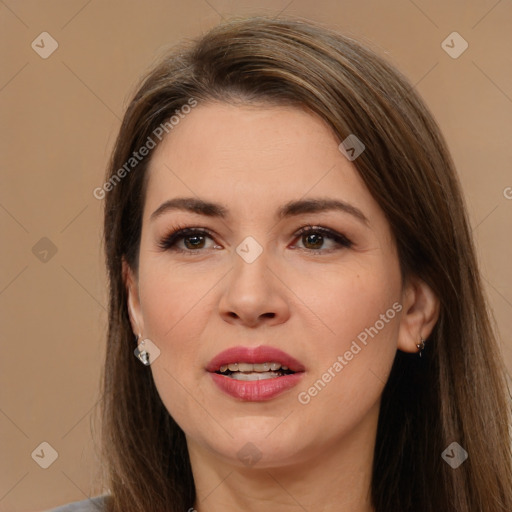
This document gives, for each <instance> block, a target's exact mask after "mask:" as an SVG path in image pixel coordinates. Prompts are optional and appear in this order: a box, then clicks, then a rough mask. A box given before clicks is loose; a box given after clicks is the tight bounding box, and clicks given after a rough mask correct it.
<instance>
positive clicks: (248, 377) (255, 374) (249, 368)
mask: <svg viewBox="0 0 512 512" xmlns="http://www.w3.org/2000/svg"><path fill="white" fill-rule="evenodd" d="M215 373H217V374H218V375H224V376H226V377H229V378H231V379H235V380H244V381H256V380H265V379H275V378H277V377H283V376H285V375H291V374H293V373H295V372H294V371H292V370H290V369H289V368H288V367H287V366H286V365H282V364H281V363H278V362H274V361H271V362H266V363H258V364H256V363H230V364H225V365H222V366H221V367H220V368H219V370H217V371H216V372H215Z"/></svg>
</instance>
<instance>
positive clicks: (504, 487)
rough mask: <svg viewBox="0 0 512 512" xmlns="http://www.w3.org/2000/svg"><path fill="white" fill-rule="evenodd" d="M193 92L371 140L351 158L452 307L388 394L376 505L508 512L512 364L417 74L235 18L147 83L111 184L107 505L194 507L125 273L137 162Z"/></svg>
mask: <svg viewBox="0 0 512 512" xmlns="http://www.w3.org/2000/svg"><path fill="white" fill-rule="evenodd" d="M191 99H192V100H194V101H197V102H198V103H201V102H207V101H212V100H213V101H224V102H234V101H242V102H270V103H271V104H286V105H296V106H297V107H300V108H306V109H308V110H309V111H311V112H313V113H315V114H316V115H318V116H320V117H321V118H322V119H324V120H325V121H326V122H327V123H328V124H329V125H330V126H331V127H332V129H333V131H334V133H336V135H337V136H338V137H339V140H340V142H341V141H343V140H344V139H345V138H346V137H347V136H349V135H350V134H355V135H356V136H357V137H358V138H359V139H360V140H361V141H363V143H364V145H365V147H366V149H365V151H364V152H363V153H362V154H361V155H360V156H359V157H358V158H357V159H356V160H354V162H353V163H354V165H355V167H356V169H357V171H358V172H359V174H360V176H361V178H362V179H363V180H364V182H365V184H366V186H367V187H368V189H369V191H370V193H371V194H372V196H373V197H374V198H375V200H376V201H377V202H378V204H379V205H380V208H381V209H382V210H383V212H384V214H385V215H386V218H387V220H388V221H389V223H390V226H391V229H392V231H393V233H394V235H395V240H396V243H397V248H398V254H399V259H400V266H401V269H402V276H403V277H404V278H407V276H411V275H415V276H418V277H419V278H421V279H422V280H424V281H425V282H426V283H427V284H428V285H429V286H430V287H431V288H432V290H433V291H434V293H435V294H436V295H437V297H438V298H439V300H440V316H439V320H438V322H437V324H436V326H435V327H434V330H433V332H432V334H431V336H430V337H429V339H428V343H427V347H426V349H425V352H424V356H423V357H422V358H421V359H420V358H417V357H416V356H414V357H411V356H410V355H406V354H404V353H402V352H400V351H398V352H397V354H396V358H395V361H394V364H393V368H392V371H391V374H390V376H389V380H388V382H387V384H386V387H385V389H384V392H383V396H382V401H381V409H380V417H379V423H378V430H377V440H376V441H377V442H376V448H375V454H374V455H375V456H374V466H373V478H372V484H371V494H372V500H373V505H374V506H375V509H376V511H377V512H408V511H411V512H412V511H414V512H439V511H443V512H455V511H456V512H474V511H476V510H481V511H485V512H510V511H511V510H512V497H511V490H512V462H511V461H512V455H511V448H510V445H511V443H510V433H509V427H510V425H511V409H510V402H509V392H508V389H507V383H506V371H505V367H504V363H503V361H502V359H501V356H500V353H499V347H498V345H497V342H496V337H495V334H494V332H493V325H492V324H491V318H492V317H491V315H490V313H489V311H488V308H487V305H486V299H485V297H484V295H483V291H482V290H483V288H482V282H481V278H480V275H479V271H478V266H477V261H476V257H475V250H474V246H473V242H472V239H471V233H470V229H469V222H468V218H467V213H466V208H465V205H464V201H463V198H462V195H461V187H460V184H459V182H458V178H457V175H456V172H455V170H454V165H453V162H452V159H451V157H450V155H449V152H448V149H447V147H446V144H445V141H444V139H443V137H442V135H441V133H440V131H439V128H438V126H437V124H436V122H435V121H434V119H433V117H432V116H431V114H430V113H429V112H428V110H427V108H426V107H425V105H424V103H423V102H422V100H421V99H420V98H419V96H418V94H417V93H416V92H415V90H414V88H413V87H412V86H411V85H410V83H409V82H408V81H407V80H406V79H405V78H404V77H403V76H402V75H401V74H400V73H399V72H398V71H397V70H396V69H394V68H393V67H392V66H391V65H390V64H388V63H387V62H385V61H384V60H383V59H382V58H380V57H379V56H377V55H376V54H375V53H374V52H372V51H371V50H370V49H368V48H366V47H365V46H363V45H361V44H360V43H358V42H356V41H354V40H353V39H351V38H348V37H345V36H343V35H340V34H338V33H335V32H333V31H330V30H328V29H326V28H324V27H321V26H319V25H317V24H314V23H311V22H306V21H304V20H300V19H270V18H265V17H255V18H247V19H233V20H230V21H228V22H226V23H223V24H221V25H219V26H218V27H215V28H214V29H213V30H211V31H210V32H208V33H207V34H206V35H205V36H203V37H201V38H200V39H199V40H197V41H194V42H192V43H190V44H187V45H181V46H179V47H178V48H176V49H175V50H173V52H172V53H171V54H169V55H167V56H166V57H165V58H164V59H162V61H161V62H159V64H158V65H157V66H156V67H154V68H153V69H152V70H151V72H150V73H149V74H148V75H147V76H146V77H145V78H144V80H143V81H142V82H141V84H140V86H139V88H138V91H137V92H136V94H135V95H134V97H133V99H132V101H131V103H130V104H129V106H128V108H127V111H126V114H125V116H124V119H123V122H122V126H121V129H120V133H119V136H118V138H117V142H116V145H115V148H114V151H113V154H112V159H111V162H110V167H109V170H108V173H107V183H109V186H108V187H104V189H102V190H104V192H102V194H103V195H104V201H105V223H104V240H105V252H106V263H107V268H108V275H109V282H110V304H109V326H108V344H107V353H106V361H105V367H104V372H103V389H102V392H103V405H102V425H103V433H102V442H103V450H104V457H105V464H106V466H105V473H106V478H107V485H108V486H109V488H110V491H111V493H112V499H111V500H110V501H109V509H110V510H111V511H113V512H114V511H115V512H128V511H150V510H151V511H164V510H165V511H180V512H183V511H185V510H187V509H188V508H189V507H192V506H193V503H194V500H195V497H196V495H195V488H194V480H193V476H192V471H191V466H190V461H189V457H188V452H187V446H186V441H185V436H184V433H183V431H182V430H181V429H180V428H179V426H178V425H177V424H176V423H175V422H174V420H173V418H172V417H171V416H170V415H169V413H168V411H167V410H166V408H165V407H164V405H163V403H162V401H161V399H160V397H159V395H158V392H157V390H156V387H155V384H154V382H153V378H152V374H151V371H149V369H148V368H147V367H144V365H142V364H141V363H140V362H139V361H138V360H137V359H136V357H134V354H133V350H134V348H135V346H136V345H135V341H134V335H133V332H132V329H131V325H130V321H129V316H128V311H127V293H126V288H125V283H124V281H123V274H122V260H123V259H125V260H126V261H127V262H128V264H129V265H130V267H131V268H132V269H133V270H134V272H135V273H137V267H138V251H139V244H140V235H141V225H142V211H143V207H144V197H145V187H146V175H147V173H146V169H147V165H148V161H149V159H150V155H149V156H148V157H146V158H144V159H142V160H141V161H140V162H139V161H138V162H137V163H136V164H135V163H134V162H133V161H131V160H130V158H133V154H134V152H137V151H138V150H139V148H141V147H142V146H143V145H145V144H147V141H148V137H150V138H152V140H154V141H155V142H156V143H158V140H156V139H157V138H156V137H155V133H160V132H158V129H159V127H161V126H162V123H163V124H164V126H167V129H166V133H167V132H168V133H169V136H170V137H172V128H171V124H170V123H169V119H170V118H171V117H172V116H173V115H176V114H175V113H176V110H178V111H179V110H180V109H181V108H182V107H183V106H184V105H186V104H187V103H190V101H191ZM166 122H167V125H165V123H166ZM155 130H157V131H156V132H155ZM160 130H161V128H160ZM127 162H131V163H130V167H127V165H126V164H127ZM132 164H134V165H133V166H132ZM123 166H124V169H125V172H124V173H123V172H122V171H120V170H121V169H122V168H123ZM132 167H133V168H132ZM121 175H122V176H121ZM454 441H456V442H457V443H459V444H460V445H461V446H462V447H463V448H464V449H465V450H466V451H467V453H468V454H469V458H468V459H467V460H466V461H465V462H464V463H463V464H462V465H460V466H459V467H458V468H456V469H452V467H450V465H448V464H447V463H446V462H445V461H444V460H443V458H442V457H441V454H442V452H443V450H445V448H447V447H448V446H449V445H450V444H451V443H452V442H454Z"/></svg>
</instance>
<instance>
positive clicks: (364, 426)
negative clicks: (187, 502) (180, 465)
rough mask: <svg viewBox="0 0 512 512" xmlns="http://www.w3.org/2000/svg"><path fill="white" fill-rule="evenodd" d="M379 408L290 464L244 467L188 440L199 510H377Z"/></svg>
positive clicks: (364, 511) (360, 511) (251, 511)
mask: <svg viewBox="0 0 512 512" xmlns="http://www.w3.org/2000/svg"><path fill="white" fill-rule="evenodd" d="M377 419H378V407H377V408H376V409H375V410H374V411H372V413H371V414H369V415H368V416H367V417H366V418H365V419H364V420H363V422H362V423H359V424H358V425H357V427H356V428H355V429H353V431H352V432H350V433H349V434H347V435H344V436H343V438H342V439H336V440H333V441H334V442H331V443H329V444H328V445H324V446H323V447H322V448H323V449H320V448H319V446H315V447H313V448H312V449H311V450H310V451H311V453H303V454H300V459H299V458H298V459H297V463H295V464H290V465H287V466H277V465H276V466H271V467H270V466H267V467H263V468H261V467H258V464H255V465H254V466H253V467H240V466H239V465H235V464H230V463H229V461H228V462H226V460H225V459H221V458H220V457H218V456H216V455H215V454H212V452H210V451H206V450H204V449H203V448H202V447H200V446H198V445H197V444H195V443H193V442H191V441H190V440H188V447H189V454H190V461H191V465H192V472H193V475H194V481H195V486H196V495H197V498H196V501H195V503H194V509H195V510H196V511H197V512H220V511H222V512H232V511H239V510H244V511H247V512H256V511H261V510H263V509H264V507H268V508H274V509H275V508H277V509H278V510H279V511H282V512H287V511H290V512H291V511H296V510H322V511H323V512H374V508H373V507H372V505H371V499H370V489H371V475H372V465H373V451H374V447H375V435H376V426H377Z"/></svg>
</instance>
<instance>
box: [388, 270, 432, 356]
mask: <svg viewBox="0 0 512 512" xmlns="http://www.w3.org/2000/svg"><path fill="white" fill-rule="evenodd" d="M402 306H403V313H402V317H401V319H400V327H399V331H398V349H399V350H402V351H403V352H418V347H417V346H416V345H417V344H418V343H420V338H423V339H424V340H426V339H427V338H428V337H429V336H430V333H431V332H432V330H433V329H434V326H435V324H436V322H437V320H438V318H439V309H440V306H439V299H438V298H437V296H436V295H435V294H434V292H433V291H432V289H431V288H430V286H429V285H428V284H427V283H425V282H424V281H422V280H421V279H419V278H417V277H411V278H409V279H407V281H406V285H405V287H404V291H403V293H402Z"/></svg>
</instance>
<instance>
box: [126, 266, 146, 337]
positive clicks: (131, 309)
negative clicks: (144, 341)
mask: <svg viewBox="0 0 512 512" xmlns="http://www.w3.org/2000/svg"><path fill="white" fill-rule="evenodd" d="M122 265H123V282H124V285H125V288H126V293H127V296H128V298H127V301H128V304H127V306H128V314H129V316H130V323H131V325H132V331H133V333H134V334H135V335H138V334H142V333H143V331H144V322H143V320H142V312H141V307H140V300H139V287H138V279H137V276H136V275H135V273H134V271H133V270H132V268H131V267H130V265H129V264H128V263H127V261H126V260H125V259H124V257H123V260H122Z"/></svg>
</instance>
